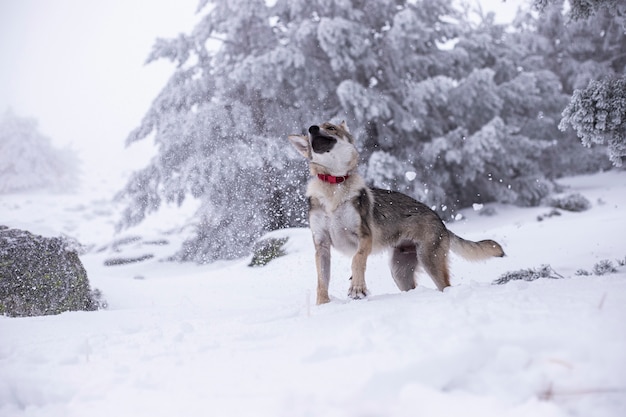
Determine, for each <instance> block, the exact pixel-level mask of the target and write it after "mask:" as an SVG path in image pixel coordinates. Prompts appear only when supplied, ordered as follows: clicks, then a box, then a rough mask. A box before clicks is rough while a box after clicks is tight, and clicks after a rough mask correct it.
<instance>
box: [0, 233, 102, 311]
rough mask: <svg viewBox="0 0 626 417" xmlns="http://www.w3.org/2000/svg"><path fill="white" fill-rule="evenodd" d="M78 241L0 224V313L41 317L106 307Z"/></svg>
mask: <svg viewBox="0 0 626 417" xmlns="http://www.w3.org/2000/svg"><path fill="white" fill-rule="evenodd" d="M105 306H106V302H104V301H103V300H102V299H101V293H100V291H98V290H94V291H92V290H91V289H90V287H89V280H88V278H87V272H86V271H85V268H84V267H83V265H82V263H81V261H80V259H79V258H78V253H77V252H76V248H75V243H74V242H71V241H68V240H67V239H64V238H60V237H55V238H45V237H42V236H38V235H33V234H32V233H29V232H27V231H24V230H18V229H9V228H7V227H6V226H0V314H4V315H8V316H12V317H20V316H41V315H49V314H59V313H62V312H64V311H76V310H86V311H90V310H97V309H98V308H100V307H105Z"/></svg>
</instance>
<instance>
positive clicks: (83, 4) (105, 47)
mask: <svg viewBox="0 0 626 417" xmlns="http://www.w3.org/2000/svg"><path fill="white" fill-rule="evenodd" d="M523 1H524V0H506V2H503V1H501V0H481V2H482V3H483V4H485V5H486V6H485V8H486V9H491V10H495V11H496V12H497V16H498V17H499V18H500V19H499V20H501V19H502V20H504V19H507V20H508V19H511V18H512V16H513V15H514V13H515V11H516V10H517V8H518V7H519V5H520V4H521V3H522V2H523ZM197 4H198V0H151V1H147V0H146V1H142V0H106V1H102V0H100V1H98V0H0V62H1V64H0V112H4V111H5V109H7V108H9V107H10V108H12V109H13V111H14V112H15V113H16V114H17V115H19V116H22V117H33V118H35V119H37V120H38V121H39V130H40V132H41V133H43V134H45V135H47V136H49V137H50V138H51V139H52V141H53V143H54V144H55V145H57V146H66V145H70V146H71V147H72V148H74V149H75V150H77V151H78V152H79V156H80V158H81V159H82V161H83V165H82V170H83V173H84V177H85V181H86V182H88V183H89V181H93V180H94V179H95V178H99V176H101V175H103V174H105V175H110V176H111V177H113V178H120V179H121V178H122V175H124V174H127V173H128V171H129V170H132V169H138V168H140V167H142V166H143V165H145V163H146V162H147V158H148V157H149V156H150V154H151V152H152V150H151V146H150V144H149V143H145V144H143V143H139V144H137V145H133V146H132V147H131V148H130V149H128V150H125V147H124V141H125V139H126V136H127V135H128V133H129V132H130V131H131V130H132V129H134V128H135V127H137V126H138V125H139V123H140V121H141V118H142V117H143V115H144V114H145V112H146V111H147V109H148V108H149V106H150V103H151V102H152V99H153V98H154V97H155V96H156V95H157V94H158V92H159V91H160V90H161V88H162V87H163V85H164V84H165V82H166V80H167V79H168V77H169V75H170V74H171V73H172V71H173V65H172V64H169V63H168V62H166V61H163V62H157V63H152V64H150V65H145V66H144V61H145V58H146V57H147V56H148V54H149V52H150V50H151V47H152V45H153V43H154V40H155V39H156V38H157V37H165V38H169V37H174V36H176V35H177V34H178V33H180V32H189V31H190V30H191V29H192V28H193V26H194V24H195V22H196V21H197V19H198V16H197V15H195V11H196V7H197ZM120 181H121V180H120ZM120 181H118V182H119V183H120V185H121V184H123V182H120Z"/></svg>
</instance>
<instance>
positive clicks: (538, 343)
mask: <svg viewBox="0 0 626 417" xmlns="http://www.w3.org/2000/svg"><path fill="white" fill-rule="evenodd" d="M560 183H561V184H563V185H566V186H567V187H568V189H567V190H566V192H567V193H570V192H580V193H581V194H583V195H584V196H585V197H587V198H588V199H589V200H590V201H591V202H592V208H591V209H590V210H588V211H585V212H582V213H568V212H562V215H561V216H554V217H549V218H546V219H544V220H543V221H541V222H539V221H537V216H538V215H541V214H545V213H546V212H548V211H550V210H551V209H550V208H547V207H537V208H517V207H511V206H505V205H486V208H487V207H489V208H494V209H495V210H496V212H497V214H496V215H493V216H482V215H480V212H479V211H475V210H473V209H472V208H470V209H468V210H465V211H463V220H462V221H460V222H455V223H452V224H449V227H450V228H451V229H452V230H453V231H454V232H455V233H458V234H460V235H461V236H463V237H466V238H470V239H483V238H493V239H495V240H498V241H499V242H500V243H502V244H503V246H504V248H505V250H506V252H507V257H505V258H503V259H494V260H490V261H488V262H485V263H475V264H472V263H468V262H466V261H463V260H461V259H456V258H453V259H452V265H451V267H452V273H453V279H452V282H453V286H452V287H451V288H449V289H448V290H446V291H445V292H444V293H440V292H438V291H436V290H435V289H434V285H433V284H432V282H431V281H430V279H429V278H427V277H426V276H422V277H421V280H420V287H418V289H416V290H414V291H411V292H408V293H400V292H399V291H398V290H397V289H396V288H395V287H394V284H393V282H392V279H391V277H390V275H389V272H388V271H387V266H386V259H385V257H384V256H374V257H372V258H371V259H370V261H369V263H368V271H367V273H366V279H367V280H368V286H369V289H370V292H371V295H370V296H369V297H368V298H367V299H366V300H360V301H352V300H349V299H348V298H347V297H346V293H347V289H348V286H349V281H348V279H347V278H348V276H349V265H350V260H349V259H347V258H345V257H343V256H342V255H339V254H334V257H333V264H332V267H333V269H332V271H333V279H332V281H331V291H330V292H331V295H332V301H331V303H329V304H327V305H323V306H316V305H314V302H315V297H314V295H315V280H316V278H315V277H316V274H315V267H314V257H313V247H312V242H311V237H310V233H309V231H308V230H306V229H292V230H283V231H277V232H274V233H273V234H274V235H277V236H288V237H289V241H288V243H287V247H286V250H287V256H284V257H282V258H279V259H277V260H274V261H272V262H270V263H269V264H268V265H267V266H265V267H256V268H250V267H248V266H247V263H248V261H249V259H243V260H239V261H231V262H220V263H216V264H211V265H203V266H199V265H194V264H175V263H168V262H162V261H160V260H159V259H161V258H163V257H166V256H167V255H168V254H171V253H172V252H173V251H175V249H176V246H177V245H178V244H179V243H180V239H181V238H182V237H178V236H177V235H176V233H174V234H172V230H180V228H181V227H184V219H182V218H184V217H185V216H181V215H177V214H176V212H175V211H170V212H169V213H167V214H166V215H165V214H164V215H161V217H160V219H159V221H156V220H154V221H152V223H150V227H148V226H143V229H135V230H130V231H128V232H126V234H125V235H123V236H126V235H132V234H133V233H134V234H139V235H141V236H142V237H143V238H144V239H145V240H148V239H152V238H156V237H161V238H162V237H164V236H166V239H167V240H168V241H169V242H170V244H169V245H164V246H158V247H156V246H155V247H152V246H149V245H144V246H137V247H133V246H132V245H130V246H129V247H127V248H126V249H124V250H125V251H126V252H122V253H123V254H124V255H127V254H128V252H129V251H130V252H133V251H136V252H137V253H142V252H141V251H146V250H150V251H152V252H153V253H155V254H156V255H157V256H156V257H155V258H153V259H151V260H149V261H145V262H142V263H137V264H130V265H124V266H114V267H105V266H104V265H103V262H104V260H106V259H108V258H110V257H112V256H115V255H119V254H117V253H115V252H114V251H113V249H112V248H111V246H110V245H109V246H107V247H106V248H105V249H98V248H100V247H105V246H106V245H107V243H109V242H110V241H111V239H112V236H111V233H112V232H111V228H112V224H113V222H114V220H115V219H116V217H115V213H116V207H115V206H114V205H112V204H111V203H109V202H108V201H107V200H104V199H102V198H100V197H98V196H97V195H92V196H84V195H56V194H32V193H30V194H14V195H6V196H2V199H0V219H2V221H0V223H2V224H6V225H9V226H14V227H23V228H27V229H29V230H31V231H33V232H36V233H44V234H59V233H65V234H69V235H72V236H75V237H77V238H79V239H80V240H81V241H82V242H83V243H85V244H87V245H88V246H89V247H90V248H91V250H90V251H89V252H88V253H86V254H84V255H82V256H81V259H82V261H83V263H84V264H85V267H86V269H87V271H88V274H89V277H90V281H91V284H92V286H93V287H97V288H100V289H101V290H102V291H103V293H104V297H105V298H106V299H107V301H108V303H109V308H108V309H107V310H101V311H97V312H70V313H64V314H61V315H58V316H47V317H32V318H19V319H16V318H7V317H0V416H3V417H4V416H7V417H8V416H11V417H21V416H46V417H51V416H52V417H54V416H86V415H88V416H90V417H94V416H113V415H128V416H151V417H156V416H205V415H217V416H247V415H254V416H324V417H334V416H337V417H339V416H363V417H366V416H455V415H463V416H474V415H476V416H481V417H484V416H498V417H502V416H529V415H532V416H538V417H541V416H546V417H554V416H570V415H575V416H594V417H595V416H606V417H609V416H623V415H626V326H624V318H626V267H623V266H619V267H618V273H615V274H609V275H603V276H593V275H591V276H577V275H575V273H576V271H577V270H578V269H581V268H583V269H587V270H591V268H592V267H593V265H594V264H595V263H596V262H598V261H600V260H602V259H610V260H612V261H613V262H614V263H615V260H616V259H621V260H623V259H625V256H626V246H624V236H625V232H626V217H625V216H624V213H626V211H625V207H626V172H624V171H621V172H620V171H612V172H607V173H602V174H596V175H592V176H581V177H573V178H568V179H565V180H562V181H560ZM189 212H193V210H189ZM179 234H180V232H179ZM120 237H122V236H116V238H120ZM177 239H178V240H177ZM133 253H134V252H133ZM546 263H547V264H550V265H551V266H552V267H553V268H554V270H555V271H557V272H558V273H559V274H561V275H563V276H564V277H565V278H564V279H558V280H553V279H541V280H537V281H533V282H510V283H508V284H506V285H501V286H497V285H491V284H490V283H491V282H492V281H493V280H495V279H496V278H498V277H499V276H500V274H502V273H504V272H506V271H511V270H517V269H523V268H531V267H539V266H540V265H542V264H546Z"/></svg>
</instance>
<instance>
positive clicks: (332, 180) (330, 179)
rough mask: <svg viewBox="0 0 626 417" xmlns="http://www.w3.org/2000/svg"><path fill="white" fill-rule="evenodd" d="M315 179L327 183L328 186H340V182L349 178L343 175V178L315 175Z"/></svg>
mask: <svg viewBox="0 0 626 417" xmlns="http://www.w3.org/2000/svg"><path fill="white" fill-rule="evenodd" d="M317 178H319V179H320V180H322V181H324V182H328V183H330V184H341V183H342V182H344V181H345V180H347V179H348V178H350V175H344V176H343V177H335V176H333V175H328V174H317Z"/></svg>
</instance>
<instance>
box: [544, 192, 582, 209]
mask: <svg viewBox="0 0 626 417" xmlns="http://www.w3.org/2000/svg"><path fill="white" fill-rule="evenodd" d="M545 203H546V204H547V205H549V206H551V207H554V208H559V209H561V210H566V211H574V212H581V211H586V210H589V209H590V208H591V202H589V200H588V199H587V198H586V197H585V196H584V195H582V194H580V193H573V194H569V195H566V196H564V197H548V198H546V199H545Z"/></svg>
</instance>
